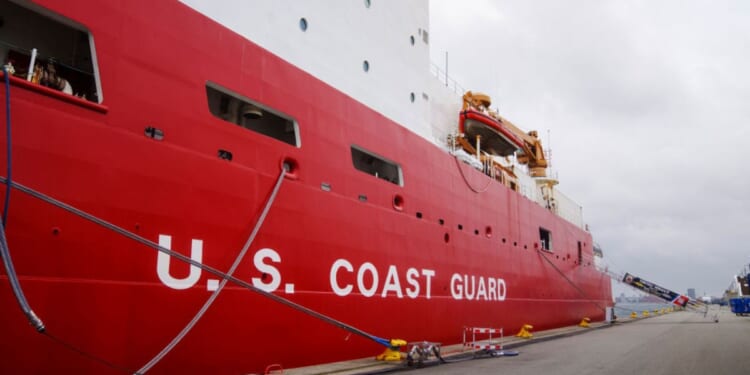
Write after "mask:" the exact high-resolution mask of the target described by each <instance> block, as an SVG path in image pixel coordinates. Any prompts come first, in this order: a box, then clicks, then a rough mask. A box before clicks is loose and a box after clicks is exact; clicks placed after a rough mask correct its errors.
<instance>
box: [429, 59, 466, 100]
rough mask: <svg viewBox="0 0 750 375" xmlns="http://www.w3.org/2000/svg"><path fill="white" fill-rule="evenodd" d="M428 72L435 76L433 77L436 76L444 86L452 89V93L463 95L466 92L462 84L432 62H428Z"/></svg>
mask: <svg viewBox="0 0 750 375" xmlns="http://www.w3.org/2000/svg"><path fill="white" fill-rule="evenodd" d="M430 73H431V74H432V75H433V76H435V78H437V79H438V81H440V83H442V84H444V85H445V87H447V88H448V89H450V90H452V91H453V92H454V93H456V94H458V95H463V94H464V93H465V92H466V89H465V88H464V87H463V86H461V85H460V84H459V83H458V82H456V80H455V79H453V78H451V77H450V76H448V74H446V72H445V70H443V69H440V67H439V66H437V64H435V63H433V62H431V63H430Z"/></svg>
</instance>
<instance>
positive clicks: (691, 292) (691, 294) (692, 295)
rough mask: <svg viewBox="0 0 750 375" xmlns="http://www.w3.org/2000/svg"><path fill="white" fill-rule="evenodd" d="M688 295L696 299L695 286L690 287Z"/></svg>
mask: <svg viewBox="0 0 750 375" xmlns="http://www.w3.org/2000/svg"><path fill="white" fill-rule="evenodd" d="M687 295H688V297H690V299H695V288H688V290H687Z"/></svg>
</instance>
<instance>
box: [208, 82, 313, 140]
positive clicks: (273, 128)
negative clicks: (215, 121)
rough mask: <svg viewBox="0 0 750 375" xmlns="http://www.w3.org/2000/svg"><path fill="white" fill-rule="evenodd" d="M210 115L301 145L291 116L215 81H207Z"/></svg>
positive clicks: (297, 128) (295, 123)
mask: <svg viewBox="0 0 750 375" xmlns="http://www.w3.org/2000/svg"><path fill="white" fill-rule="evenodd" d="M206 95H207V97H208V109H209V111H211V114H212V115H214V116H216V117H218V118H220V119H222V120H224V121H227V122H231V123H232V124H236V125H239V126H241V127H243V128H245V129H248V130H251V131H254V132H256V133H260V134H263V135H265V136H267V137H271V138H273V139H276V140H279V141H281V142H284V143H288V144H290V145H292V146H296V147H300V139H299V127H298V125H297V121H295V120H294V119H292V118H291V117H290V116H288V115H285V114H283V113H281V112H279V111H276V110H274V109H271V108H269V107H267V106H265V105H263V104H260V103H258V102H256V101H253V100H250V99H248V98H246V97H244V96H242V95H240V94H237V93H234V92H232V91H230V90H227V89H225V88H223V87H221V86H219V85H217V84H214V83H211V82H209V83H207V84H206Z"/></svg>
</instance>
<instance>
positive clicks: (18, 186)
mask: <svg viewBox="0 0 750 375" xmlns="http://www.w3.org/2000/svg"><path fill="white" fill-rule="evenodd" d="M6 182H7V179H6V178H5V177H3V176H0V183H6ZM11 186H12V187H13V188H14V189H17V190H19V191H21V192H23V193H25V194H28V195H30V196H32V197H34V198H36V199H39V200H41V201H44V202H46V203H49V204H51V205H53V206H56V207H58V208H60V209H63V210H65V211H68V212H70V213H72V214H74V215H76V216H78V217H81V218H82V219H85V220H88V221H90V222H92V223H94V224H97V225H99V226H102V227H104V228H106V229H109V230H111V231H113V232H115V233H117V234H119V235H121V236H123V237H126V238H129V239H131V240H133V241H135V242H138V243H140V244H142V245H144V246H146V247H149V248H151V249H154V250H156V251H159V252H162V253H164V254H167V255H169V256H171V257H173V258H175V259H177V260H179V261H181V262H184V263H187V264H190V265H191V266H195V267H198V268H200V269H201V270H203V271H206V272H208V273H210V274H212V275H214V276H218V277H221V278H225V279H227V280H229V281H230V282H232V283H234V284H236V285H238V286H241V287H243V288H245V289H248V290H250V291H253V292H255V293H258V294H260V295H262V296H264V297H266V298H269V299H271V300H273V301H275V302H278V303H281V304H283V305H286V306H288V307H291V308H293V309H295V310H298V311H300V312H302V313H305V314H307V315H310V316H312V317H314V318H316V319H319V320H322V321H324V322H326V323H329V324H331V325H334V326H336V327H338V328H341V329H343V330H345V331H348V332H351V333H353V334H356V335H359V336H362V337H364V338H366V339H369V340H372V341H375V342H376V343H378V344H380V345H383V346H386V347H390V346H391V344H390V340H387V339H384V338H381V337H377V336H375V335H373V334H370V333H367V332H365V331H363V330H361V329H359V328H356V327H354V326H351V325H349V324H346V323H344V322H341V321H338V320H336V319H334V318H332V317H330V316H327V315H325V314H323V313H320V312H318V311H315V310H313V309H311V308H308V307H306V306H303V305H300V304H298V303H296V302H293V301H290V300H288V299H286V298H284V297H281V296H278V295H276V294H273V293H271V292H266V291H265V290H262V289H259V288H257V287H255V286H254V285H253V284H251V283H248V282H246V281H244V280H241V279H238V278H236V277H234V276H231V275H227V274H226V273H224V272H222V271H220V270H218V269H216V268H213V267H211V266H207V265H205V264H203V263H201V262H197V261H194V260H193V259H192V258H190V257H188V256H185V255H182V254H180V253H179V252H177V251H173V250H170V249H167V248H165V247H162V246H159V244H157V243H155V242H153V241H151V240H148V239H146V238H143V237H141V236H139V235H137V234H135V233H132V232H130V231H128V230H125V229H123V228H121V227H119V226H117V225H115V224H112V223H110V222H108V221H105V220H103V219H100V218H98V217H96V216H94V215H91V214H89V213H87V212H84V211H82V210H80V209H78V208H75V207H73V206H71V205H68V204H66V203H63V202H61V201H59V200H57V199H54V198H52V197H50V196H48V195H45V194H43V193H41V192H39V191H36V190H34V189H31V188H29V187H26V186H24V185H22V184H19V183H17V182H15V181H13V182H11Z"/></svg>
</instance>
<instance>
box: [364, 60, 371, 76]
mask: <svg viewBox="0 0 750 375" xmlns="http://www.w3.org/2000/svg"><path fill="white" fill-rule="evenodd" d="M362 70H364V71H365V73H366V72H369V71H370V62H369V61H367V60H365V61H362Z"/></svg>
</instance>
